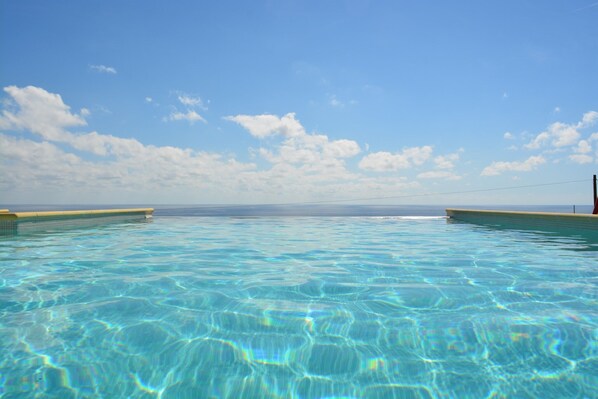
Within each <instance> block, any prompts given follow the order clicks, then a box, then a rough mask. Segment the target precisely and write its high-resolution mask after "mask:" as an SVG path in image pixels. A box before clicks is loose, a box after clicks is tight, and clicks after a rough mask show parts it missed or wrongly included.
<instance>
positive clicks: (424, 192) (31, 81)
mask: <svg viewBox="0 0 598 399" xmlns="http://www.w3.org/2000/svg"><path fill="white" fill-rule="evenodd" d="M596 21H598V2H596V1H595V0H563V1H556V0H555V1H552V0H546V1H527V0H506V1H503V0H501V1H473V0H471V1H458V0H457V1H450V2H449V1H431V0H430V1H402V0H396V1H366V0H362V1H340V0H339V1H325V2H322V1H285V0H280V1H279V0H255V1H218V2H198V1H176V2H166V1H153V0H149V1H147V0H146V1H125V2H122V1H112V0H105V1H95V0H90V1H74V0H73V1H64V0H57V1H51V2H49V1H45V0H43V1H42V0H39V1H31V0H20V1H12V0H11V1H9V0H0V88H1V89H2V90H0V204H2V203H4V204H15V203H21V204H41V203H43V204H85V203H89V204H111V203H112V204H128V203H131V204H133V203H135V204H277V203H301V202H317V201H336V200H342V201H348V200H353V202H354V203H362V204H371V205H376V204H399V205H400V204H472V205H473V204H480V205H483V204H522V205H523V204H578V205H583V204H590V203H591V201H592V197H591V196H592V185H591V178H592V174H594V173H597V172H598V165H597V163H598V23H596ZM571 181H574V182H573V183H562V182H571ZM547 183H559V184H554V185H544V186H539V187H524V186H533V185H537V184H547ZM502 187H521V188H517V189H510V190H504V191H478V190H485V189H494V188H502ZM455 192H462V193H460V194H454V193H455ZM447 193H452V194H447ZM383 197H384V199H372V198H383ZM388 197H390V198H388Z"/></svg>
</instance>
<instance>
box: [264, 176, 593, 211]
mask: <svg viewBox="0 0 598 399" xmlns="http://www.w3.org/2000/svg"><path fill="white" fill-rule="evenodd" d="M588 181H590V179H581V180H567V181H559V182H551V183H538V184H526V185H520V186H505V187H493V188H480V189H473V190H459V191H445V192H429V193H421V194H404V195H388V196H381V197H363V198H351V199H348V198H346V199H337V200H320V201H300V202H286V203H271V204H268V205H316V204H334V203H340V202H358V201H378V200H385V199H405V198H419V197H432V196H440V195H456V194H471V193H482V192H490V191H503V190H516V189H523V188H534V187H545V186H557V185H561V184H571V183H582V182H588Z"/></svg>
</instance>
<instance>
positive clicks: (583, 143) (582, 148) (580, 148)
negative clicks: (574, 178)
mask: <svg viewBox="0 0 598 399" xmlns="http://www.w3.org/2000/svg"><path fill="white" fill-rule="evenodd" d="M573 151H575V152H577V153H579V154H587V153H588V152H591V151H592V146H591V145H590V143H589V142H588V141H587V140H580V141H579V143H577V147H576V148H574V149H573Z"/></svg>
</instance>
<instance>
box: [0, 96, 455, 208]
mask: <svg viewBox="0 0 598 399" xmlns="http://www.w3.org/2000/svg"><path fill="white" fill-rule="evenodd" d="M5 91H6V93H7V94H8V97H9V98H8V99H7V101H5V102H4V104H2V105H0V106H2V110H1V111H0V112H1V114H0V131H1V132H0V171H1V173H0V192H2V195H3V197H2V198H3V200H5V201H7V202H9V201H15V202H19V201H27V200H28V201H35V199H36V198H43V201H46V202H48V203H50V202H54V203H55V202H63V203H64V202H70V203H72V202H78V201H80V202H94V203H99V202H112V203H113V202H115V201H118V202H122V203H126V202H129V203H133V202H137V203H140V202H144V203H147V202H154V203H169V202H170V203H172V202H186V203H226V202H229V203H230V202H236V203H259V202H262V203H263V202H301V201H313V200H331V199H347V198H363V197H375V196H393V195H402V194H405V193H406V192H405V190H409V189H413V188H416V187H420V183H419V182H418V181H417V180H411V181H410V180H409V179H407V178H406V177H398V176H375V177H372V176H368V175H366V174H363V173H360V172H356V171H351V170H349V169H348V167H347V165H346V163H347V162H348V160H349V159H351V158H352V157H356V156H357V155H358V154H359V153H360V151H361V148H360V147H359V145H358V144H357V143H356V142H355V141H353V140H348V139H343V138H340V139H332V138H330V137H328V136H326V135H323V134H308V133H306V132H305V129H304V128H303V126H302V125H301V124H300V123H299V121H298V120H296V119H295V116H294V114H287V115H285V116H283V117H277V116H275V115H269V116H264V115H257V116H249V115H244V116H243V115H242V116H241V117H242V118H238V117H230V118H231V120H233V121H235V122H236V123H239V124H241V125H243V126H245V127H246V128H247V130H248V131H249V133H251V134H253V135H254V136H256V137H259V136H260V134H261V135H265V137H266V136H269V135H275V134H278V135H279V136H278V139H277V140H268V141H267V142H264V143H262V145H263V147H262V148H259V149H257V150H256V151H255V154H256V155H257V156H262V157H263V158H264V159H265V160H267V161H269V162H270V164H269V165H267V166H265V167H261V168H258V166H257V165H256V164H255V163H253V162H239V161H238V160H236V159H235V158H234V157H233V156H231V155H223V154H220V153H209V152H204V151H197V150H194V149H190V148H178V147H171V146H162V147H159V146H153V145H146V144H144V143H142V142H140V141H139V140H136V139H134V138H123V137H116V136H112V135H109V134H103V133H100V132H97V131H89V130H87V131H83V132H82V131H81V130H82V129H85V127H86V121H85V118H84V117H85V115H86V112H85V111H81V112H80V114H76V113H74V112H72V111H71V108H70V107H69V106H68V105H66V104H65V103H64V102H63V101H62V98H61V97H60V96H59V95H57V94H52V93H48V92H47V91H45V90H43V89H41V88H36V87H31V86H30V87H25V88H18V87H14V86H11V87H7V88H6V89H5ZM183 115H185V114H183ZM164 126H167V125H164ZM21 131H25V132H29V133H32V134H34V136H33V137H30V136H25V135H21V133H20V132H21ZM167 133H168V132H165V134H167ZM256 133H257V134H256ZM275 138H276V137H275ZM431 152H432V148H431V147H427V146H426V147H413V148H410V149H405V150H403V151H402V152H401V153H400V154H401V155H402V156H403V157H405V158H406V159H407V160H408V162H409V163H410V164H411V165H419V164H422V163H423V162H428V161H431V160H432V158H431ZM92 154H93V156H92ZM450 155H451V154H448V155H444V157H447V159H448V158H450ZM439 164H444V162H440V160H439ZM438 172H439V173H438V174H436V176H437V177H436V178H441V176H444V178H454V175H449V174H447V173H443V172H446V170H443V171H438ZM421 178H422V179H426V178H433V175H432V174H430V173H428V174H423V175H422V176H421ZM56 187H60V190H57V189H56Z"/></svg>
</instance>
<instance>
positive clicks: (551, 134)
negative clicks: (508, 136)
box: [524, 111, 598, 150]
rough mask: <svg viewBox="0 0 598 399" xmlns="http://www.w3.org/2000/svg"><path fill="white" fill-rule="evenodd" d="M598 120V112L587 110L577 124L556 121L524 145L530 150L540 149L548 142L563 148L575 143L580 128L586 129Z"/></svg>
mask: <svg viewBox="0 0 598 399" xmlns="http://www.w3.org/2000/svg"><path fill="white" fill-rule="evenodd" d="M596 121H598V112H596V111H589V112H586V113H585V114H584V115H583V117H582V120H581V121H580V122H578V123H576V124H568V123H563V122H554V123H552V124H551V125H550V126H549V127H548V129H547V130H546V131H544V132H542V133H540V134H538V135H537V136H536V137H535V138H534V139H533V140H531V141H530V142H529V143H528V144H526V145H525V146H524V147H525V148H528V149H530V150H536V149H539V148H541V147H543V146H545V145H547V144H550V145H551V146H552V147H554V148H562V147H568V146H571V145H574V144H576V143H577V142H578V140H579V138H580V137H581V133H580V132H579V130H580V129H585V128H588V127H590V126H593V125H594V124H595V123H596Z"/></svg>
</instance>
